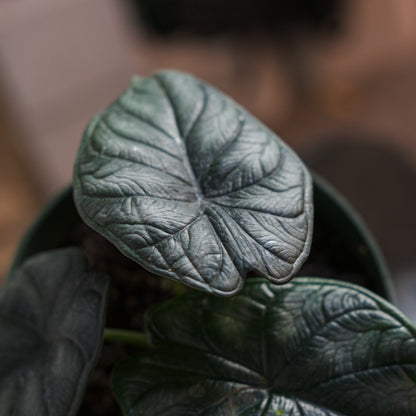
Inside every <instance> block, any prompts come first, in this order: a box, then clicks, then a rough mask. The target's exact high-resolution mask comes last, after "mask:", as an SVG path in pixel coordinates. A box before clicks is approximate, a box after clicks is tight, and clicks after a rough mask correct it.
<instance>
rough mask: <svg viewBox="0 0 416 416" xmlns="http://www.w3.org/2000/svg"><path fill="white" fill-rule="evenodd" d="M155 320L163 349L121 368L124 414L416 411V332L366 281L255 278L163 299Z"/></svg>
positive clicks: (117, 379) (154, 339) (370, 414)
mask: <svg viewBox="0 0 416 416" xmlns="http://www.w3.org/2000/svg"><path fill="white" fill-rule="evenodd" d="M147 328H148V336H149V339H150V341H151V343H152V344H153V345H154V346H155V347H156V348H155V350H154V351H153V352H152V353H149V354H147V355H143V356H140V355H138V356H133V357H131V358H127V359H126V360H124V361H122V362H121V363H120V364H119V365H118V366H117V367H116V369H115V372H114V375H113V388H114V391H115V394H116V396H117V398H118V400H119V402H120V404H121V407H122V409H123V412H124V414H125V415H129V416H139V415H146V416H153V415H161V414H163V415H166V416H176V415H178V416H179V415H181V416H183V415H206V416H214V415H215V416H218V415H233V416H237V415H241V416H242V415H244V416H257V415H264V416H266V415H269V416H272V415H273V416H275V415H291V416H305V415H308V416H324V415H325V416H328V415H344V416H346V415H348V416H356V415H360V416H405V415H406V416H411V415H415V414H416V329H415V328H414V327H413V326H412V325H411V324H410V323H409V322H408V321H407V320H406V319H405V318H404V317H403V316H402V315H401V314H400V313H399V312H398V311H397V310H396V309H395V308H394V307H393V306H391V305H390V304H388V303H387V302H386V301H384V300H382V299H381V298H379V297H377V296H375V295H373V294H371V293H370V292H368V291H366V290H363V289H362V288H360V287H358V286H352V285H349V284H344V283H340V282H335V281H331V280H326V279H325V280H324V279H312V278H311V279H308V278H303V279H294V280H293V281H292V282H290V283H288V284H287V285H284V286H273V285H271V284H270V283H269V282H267V281H265V280H259V279H255V280H251V279H250V280H249V281H248V282H247V284H246V288H245V289H244V291H243V293H242V294H240V295H238V296H236V297H234V298H232V299H229V300H228V299H227V300H225V299H220V298H215V297H212V296H208V295H205V296H204V295H202V294H200V293H193V294H189V295H185V296H184V297H181V298H179V299H174V300H173V301H170V302H167V303H165V304H162V305H160V306H156V307H154V308H153V309H151V310H150V311H149V314H148V317H147Z"/></svg>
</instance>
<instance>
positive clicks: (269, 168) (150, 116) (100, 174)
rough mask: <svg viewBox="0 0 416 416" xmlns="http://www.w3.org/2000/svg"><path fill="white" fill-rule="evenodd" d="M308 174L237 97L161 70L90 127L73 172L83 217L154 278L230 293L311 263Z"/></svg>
mask: <svg viewBox="0 0 416 416" xmlns="http://www.w3.org/2000/svg"><path fill="white" fill-rule="evenodd" d="M311 188H312V187H311V179H310V175H309V173H308V172H307V170H306V169H305V167H304V166H303V164H302V162H301V161H300V160H299V159H298V157H297V156H296V155H295V154H294V153H293V152H292V151H291V150H290V149H289V148H288V147H287V146H286V145H285V144H284V143H283V142H282V141H281V140H280V139H279V138H278V137H277V136H275V135H274V134H273V133H272V132H270V131H269V130H268V129H267V128H266V127H265V126H263V125H262V124H261V123H260V122H259V121H257V120H256V119H254V118H253V117H252V116H251V115H249V114H248V113H247V112H246V111H244V110H243V109H242V108H240V107H239V106H237V105H236V104H235V103H234V102H233V101H232V100H231V99H229V98H228V97H226V96H224V95H222V94H221V93H219V92H218V91H216V90H214V89H213V88H211V87H209V86H208V85H206V84H203V83H202V82H200V81H198V80H196V79H195V78H193V77H191V76H189V75H186V74H182V73H178V72H169V71H168V72H161V73H158V74H156V75H154V76H153V77H150V78H146V79H139V78H136V79H133V81H132V84H131V86H130V88H129V89H128V90H127V91H126V92H125V93H124V94H123V95H122V96H121V97H120V98H119V99H118V100H117V101H116V102H115V103H114V104H113V105H111V106H110V107H109V108H108V109H107V110H105V111H104V112H103V113H101V114H100V115H98V116H97V117H96V118H95V119H94V120H93V121H92V122H91V123H90V125H89V127H88V128H87V130H86V132H85V134H84V138H83V141H82V144H81V148H80V151H79V154H78V158H77V163H76V167H75V172H74V191H75V201H76V204H77V208H78V210H79V212H80V214H81V216H82V217H83V219H84V220H85V221H86V222H87V223H88V224H89V225H90V226H92V227H93V228H94V229H96V230H97V231H98V232H100V233H101V234H103V235H104V236H106V237H107V238H108V239H109V240H110V241H112V242H113V243H114V244H115V245H116V246H117V247H118V248H119V249H120V250H121V251H122V252H123V253H124V254H125V255H127V256H128V257H130V258H132V259H133V260H135V261H137V262H138V263H140V264H141V265H142V266H143V267H145V268H147V269H149V270H150V271H153V272H155V273H157V274H160V275H163V276H167V277H170V278H173V279H176V280H180V281H182V282H184V283H186V284H188V285H190V286H193V287H196V288H199V289H203V290H207V291H213V292H215V293H217V294H225V295H231V294H233V293H235V292H237V291H239V290H240V289H241V288H242V286H243V278H244V276H245V275H246V273H247V272H248V271H250V270H255V271H257V273H258V274H260V275H262V276H265V277H269V278H270V279H271V280H272V281H274V282H277V283H283V282H285V281H287V280H289V279H290V278H291V276H293V274H294V273H295V272H296V271H297V270H298V268H299V267H300V266H301V265H302V263H303V261H304V260H305V259H306V257H307V255H308V253H309V248H310V240H311V233H312V195H311Z"/></svg>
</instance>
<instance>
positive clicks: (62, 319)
mask: <svg viewBox="0 0 416 416" xmlns="http://www.w3.org/2000/svg"><path fill="white" fill-rule="evenodd" d="M107 289H108V279H107V277H106V276H103V275H99V274H96V273H90V272H89V271H88V264H87V260H86V257H85V256H84V254H83V253H82V251H81V250H80V249H77V248H69V249H61V250H56V251H50V252H47V253H45V254H40V255H37V256H35V257H32V258H31V259H29V260H27V262H25V263H24V264H23V266H22V267H21V268H20V269H18V270H17V271H16V272H15V273H14V274H13V275H12V276H10V277H9V279H8V280H7V282H6V284H5V285H4V287H3V288H2V291H1V293H0V334H1V336H0V403H1V405H0V415H1V416H10V415H14V416H27V415H36V416H52V415H53V416H67V415H74V414H76V411H77V409H78V406H79V402H80V400H81V398H82V394H83V392H84V389H85V385H86V383H87V378H88V376H89V374H90V372H91V370H92V368H93V366H94V364H95V362H96V360H97V358H98V355H99V352H100V350H101V341H102V332H103V324H104V311H105V304H106V293H107Z"/></svg>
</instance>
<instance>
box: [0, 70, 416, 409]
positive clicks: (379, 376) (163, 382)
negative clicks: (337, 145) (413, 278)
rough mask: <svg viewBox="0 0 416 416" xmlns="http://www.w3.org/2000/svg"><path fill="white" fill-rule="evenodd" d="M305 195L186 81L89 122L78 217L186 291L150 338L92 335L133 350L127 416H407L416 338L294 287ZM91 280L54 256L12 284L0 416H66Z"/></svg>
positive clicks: (77, 179)
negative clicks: (138, 349) (137, 346)
mask: <svg viewBox="0 0 416 416" xmlns="http://www.w3.org/2000/svg"><path fill="white" fill-rule="evenodd" d="M311 182H312V181H311V177H310V174H309V173H308V170H307V169H306V167H305V166H304V165H303V164H302V162H301V161H300V160H299V158H298V157H297V156H296V155H295V154H294V153H293V151H291V150H290V149H289V148H288V147H287V146H286V145H285V144H284V143H283V142H282V141H281V140H280V139H279V138H278V137H277V136H276V135H275V134H273V133H272V132H271V131H270V130H268V129H267V128H266V127H265V126H263V125H262V124H261V123H260V122H259V121H258V120H256V119H255V118H253V117H252V116H251V115H250V114H248V113H247V112H246V111H245V110H244V109H242V108H241V107H239V106H238V105H237V104H236V103H234V102H233V101H232V100H231V99H230V98H228V97H226V96H224V95H223V94H221V93H220V92H218V91H216V90H215V89H213V88H212V87H210V86H208V85H206V84H204V83H203V82H201V81H199V80H197V79H195V78H193V77H191V76H190V75H187V74H183V73H179V72H173V71H166V72H161V73H158V74H156V75H154V76H152V77H150V78H135V79H133V81H132V83H131V85H130V87H129V88H128V89H127V91H126V92H125V93H124V94H123V95H122V96H121V97H120V98H119V99H118V100H117V101H115V102H114V103H113V104H112V105H111V106H110V107H109V108H108V109H106V110H104V111H103V112H102V113H100V114H99V115H98V116H96V117H95V118H94V119H93V121H92V122H91V123H90V125H89V126H88V128H87V130H86V132H85V135H84V137H83V141H82V144H81V147H80V151H79V154H78V157H77V161H76V165H75V169H74V197H75V203H76V206H77V208H78V211H79V213H80V215H81V217H82V218H83V220H84V221H85V222H86V223H87V224H88V225H90V226H91V227H92V228H94V229H95V230H96V231H98V232H99V233H101V234H102V235H103V236H105V237H106V238H107V239H108V240H110V241H111V242H112V243H113V244H114V245H115V246H116V247H117V248H118V249H119V250H120V251H121V252H122V253H123V254H124V255H126V256H127V257H129V258H130V259H132V260H134V261H135V262H137V263H139V264H140V265H141V266H143V267H144V268H146V269H148V270H149V271H150V272H153V273H155V274H157V275H160V276H164V277H169V278H171V279H173V280H176V281H179V282H181V283H184V284H185V285H188V286H190V287H192V288H196V289H199V291H191V292H190V293H187V294H185V295H182V296H179V297H176V298H174V299H173V300H171V301H169V302H167V303H164V304H160V305H157V306H154V307H152V308H151V309H150V310H149V311H148V313H147V314H146V323H147V327H146V334H140V333H137V332H134V333H133V332H131V331H130V332H129V331H127V332H126V331H123V332H120V331H118V329H117V328H116V329H110V330H108V329H107V330H106V331H105V334H106V335H105V337H106V339H107V341H106V342H108V341H109V340H112V341H114V340H116V341H117V342H131V341H134V342H137V343H141V344H143V343H145V344H146V345H145V348H146V352H145V353H141V354H139V355H133V356H131V357H127V358H125V359H124V360H122V361H121V362H120V363H118V364H117V365H116V367H115V370H114V373H113V376H112V383H113V390H114V394H115V396H116V397H117V400H118V402H119V404H120V407H121V409H122V411H123V414H124V415H125V416H127V415H128V416H139V415H146V416H153V415H154V416H156V415H160V414H164V415H166V416H176V415H207V416H219V415H239V416H256V415H259V416H260V415H268V416H272V415H292V416H305V415H308V416H353V415H354V416H355V415H360V416H387V415H389V416H412V415H415V414H416V328H415V327H414V326H413V325H412V324H411V323H409V322H408V321H407V320H406V318H404V317H403V316H402V315H401V314H400V312H398V311H397V310H396V309H395V308H394V307H393V306H392V305H390V304H388V303H387V302H386V301H383V300H382V299H381V298H379V297H378V296H376V295H373V294H372V293H370V292H369V291H367V290H365V289H363V288H362V287H359V286H353V285H350V284H346V283H341V282H339V281H332V280H329V279H319V278H307V277H305V278H299V277H298V278H296V279H294V280H292V281H290V279H291V278H292V277H294V276H295V275H296V274H297V272H298V270H299V268H300V266H301V265H302V263H303V262H304V261H305V260H306V258H307V257H308V253H309V250H310V247H311V238H312V222H313V218H312V214H313V208H312V185H311ZM63 220H64V219H63ZM137 267H139V266H138V265H137ZM88 269H89V266H88V262H87V260H86V257H85V255H84V254H83V251H82V250H81V249H78V248H68V249H59V250H55V251H52V252H49V253H44V254H41V255H39V256H35V257H33V258H31V259H28V260H27V262H26V263H25V264H23V266H22V267H21V268H20V269H18V270H15V272H14V273H13V274H12V275H11V276H10V277H9V279H8V281H7V283H6V285H5V286H4V287H3V289H2V292H1V294H0V329H1V333H2V336H1V338H0V401H1V406H0V415H16V416H20V415H28V414H36V415H40V416H43V415H45V416H46V415H53V416H68V415H70V416H72V415H75V414H76V412H77V409H78V406H79V403H80V401H81V398H82V396H83V392H84V390H85V385H86V382H87V377H88V374H89V373H90V372H91V370H92V368H93V366H94V363H95V361H96V359H97V357H98V355H99V349H100V345H101V342H102V333H103V325H104V324H103V323H104V310H105V304H106V302H105V299H106V293H107V286H108V282H107V278H106V277H105V276H104V275H101V274H97V273H95V272H94V271H89V270H88ZM247 275H248V276H249V277H247ZM253 275H256V276H257V277H256V278H253V277H252V276H253ZM136 277H138V278H140V273H138V275H137V276H136ZM244 279H246V282H245V287H243V286H244ZM276 283H279V284H283V283H285V285H281V286H278V285H276ZM238 292H240V293H239V294H237V293H238ZM214 295H217V296H214ZM234 295H236V296H234ZM224 296H227V297H226V298H224ZM111 312H112V311H110V313H111ZM142 347H143V345H142Z"/></svg>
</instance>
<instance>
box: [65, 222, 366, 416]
mask: <svg viewBox="0 0 416 416" xmlns="http://www.w3.org/2000/svg"><path fill="white" fill-rule="evenodd" d="M69 244H72V245H74V244H75V245H81V246H82V247H83V248H84V249H85V251H86V252H87V255H88V258H89V262H90V265H91V268H92V269H93V270H95V271H99V272H103V273H106V274H108V275H109V276H110V277H111V289H110V293H109V301H108V310H107V318H106V327H109V328H118V329H129V330H137V331H143V330H144V320H143V318H144V314H145V312H146V310H147V309H148V308H149V307H150V306H152V305H154V304H155V303H159V302H163V301H166V300H168V299H170V298H172V297H173V296H174V291H173V284H172V282H171V281H170V280H169V279H164V278H160V277H158V276H156V275H154V274H153V273H150V272H148V271H146V270H145V269H143V268H142V267H141V266H139V265H138V264H137V263H135V262H133V261H132V260H130V259H128V258H126V257H125V256H124V255H123V254H121V253H120V252H119V251H118V250H117V249H116V248H115V247H114V246H113V245H112V244H111V243H110V242H108V241H107V240H106V239H105V238H104V237H102V236H101V235H99V234H98V233H96V232H95V231H93V230H92V229H91V228H89V227H88V226H86V225H85V224H83V223H80V224H79V226H78V227H77V228H76V229H75V230H74V232H73V235H72V236H71V241H69ZM298 276H317V277H328V278H335V279H339V280H344V281H349V282H353V283H357V284H360V285H362V286H366V287H369V286H370V282H369V281H367V280H366V278H365V277H364V275H363V273H362V271H361V270H360V262H359V261H357V255H356V254H354V253H353V252H352V251H351V249H350V248H348V247H346V246H345V244H344V242H343V241H342V240H341V239H340V238H339V235H338V234H337V233H336V232H334V231H333V230H332V229H331V228H330V227H329V226H327V225H326V224H325V223H324V222H322V221H321V222H317V221H315V225H314V238H313V243H312V248H311V253H310V256H309V258H308V260H307V261H306V262H305V264H304V265H303V266H302V268H301V270H300V271H299V273H298ZM370 289H371V287H370ZM140 351H143V349H140V348H139V347H131V346H125V345H121V344H117V343H109V342H105V343H104V345H103V349H102V354H101V358H100V360H99V362H98V365H97V367H96V369H95V370H94V371H93V373H92V375H91V377H90V380H89V383H88V386H87V391H86V394H85V398H84V401H83V403H82V405H81V408H80V410H79V413H78V415H79V416H87V415H88V416H121V414H122V413H121V410H120V408H119V406H118V404H117V403H116V401H115V399H114V398H113V394H112V392H111V386H110V374H111V370H112V367H113V365H114V364H115V363H116V362H117V361H119V360H120V359H122V358H123V357H126V356H128V355H130V354H133V353H137V352H140Z"/></svg>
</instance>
